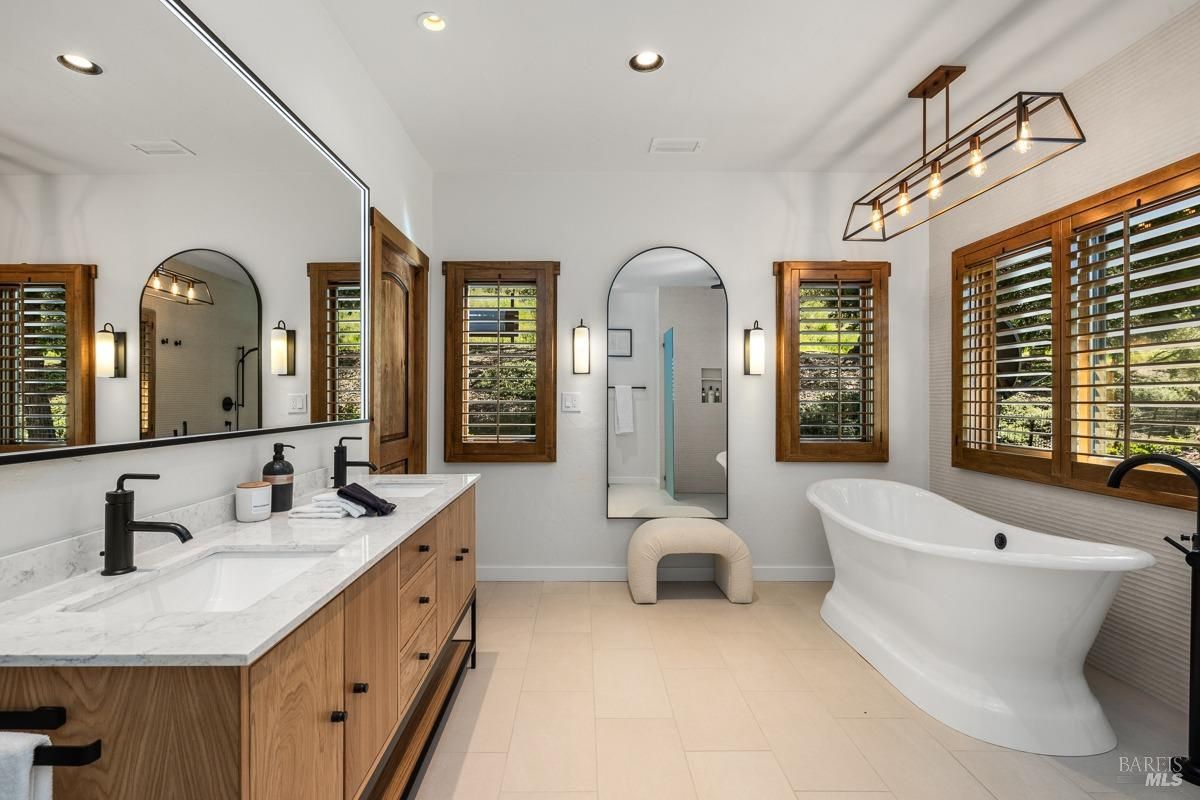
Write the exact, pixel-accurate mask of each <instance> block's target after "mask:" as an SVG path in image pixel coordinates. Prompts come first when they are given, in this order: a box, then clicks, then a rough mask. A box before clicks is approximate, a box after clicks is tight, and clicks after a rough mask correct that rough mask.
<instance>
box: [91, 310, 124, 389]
mask: <svg viewBox="0 0 1200 800" xmlns="http://www.w3.org/2000/svg"><path fill="white" fill-rule="evenodd" d="M96 377H97V378H124V377H125V333H124V332H123V331H120V332H119V331H116V330H114V329H113V326H112V323H111V322H106V323H104V327H103V328H101V329H100V330H98V331H96Z"/></svg>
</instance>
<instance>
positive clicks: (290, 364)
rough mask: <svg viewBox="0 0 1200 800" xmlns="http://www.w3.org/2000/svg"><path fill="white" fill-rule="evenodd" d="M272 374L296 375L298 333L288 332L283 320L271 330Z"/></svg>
mask: <svg viewBox="0 0 1200 800" xmlns="http://www.w3.org/2000/svg"><path fill="white" fill-rule="evenodd" d="M271 374H272V375H295V374H296V332H295V331H290V330H288V329H287V326H286V325H284V324H283V320H279V323H278V324H277V325H276V326H275V327H274V328H272V329H271Z"/></svg>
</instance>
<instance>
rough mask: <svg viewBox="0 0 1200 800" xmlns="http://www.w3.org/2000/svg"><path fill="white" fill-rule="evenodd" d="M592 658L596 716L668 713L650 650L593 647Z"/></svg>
mask: <svg viewBox="0 0 1200 800" xmlns="http://www.w3.org/2000/svg"><path fill="white" fill-rule="evenodd" d="M592 658H593V664H594V665H595V668H594V674H595V682H596V716H597V717H620V718H647V717H666V718H670V717H671V716H672V713H671V702H670V700H668V699H667V687H666V684H665V683H664V682H663V677H662V672H661V671H660V669H659V666H658V657H657V655H656V654H655V652H654V651H653V650H596V651H595V652H594V653H593V654H592Z"/></svg>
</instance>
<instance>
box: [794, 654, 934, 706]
mask: <svg viewBox="0 0 1200 800" xmlns="http://www.w3.org/2000/svg"><path fill="white" fill-rule="evenodd" d="M786 654H787V657H788V658H789V659H791V661H792V663H793V664H795V666H796V669H798V670H799V671H800V674H801V675H802V676H803V677H804V680H805V682H806V683H807V684H808V686H809V687H810V688H812V689H813V690H814V691H815V692H817V696H818V697H819V698H820V700H821V702H822V703H823V704H824V705H825V707H826V708H828V709H829V711H830V713H832V714H833V715H834V716H835V717H848V718H856V717H906V716H909V715H910V714H911V713H912V712H913V709H914V708H915V706H913V705H911V704H910V703H908V701H907V700H903V698H901V697H900V696H899V695H898V694H894V693H893V692H892V691H891V686H890V685H889V684H888V683H887V681H885V680H884V679H883V677H882V676H881V675H880V674H879V673H878V672H876V671H875V670H874V669H873V668H872V667H871V665H870V664H868V663H867V662H866V661H863V660H862V658H860V657H859V656H858V654H857V653H852V652H845V651H834V650H788V651H786Z"/></svg>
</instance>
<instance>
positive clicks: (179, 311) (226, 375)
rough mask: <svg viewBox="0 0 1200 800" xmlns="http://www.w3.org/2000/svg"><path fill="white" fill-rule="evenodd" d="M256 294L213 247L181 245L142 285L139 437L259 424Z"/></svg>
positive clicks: (259, 322)
mask: <svg viewBox="0 0 1200 800" xmlns="http://www.w3.org/2000/svg"><path fill="white" fill-rule="evenodd" d="M261 305H262V303H261V300H260V298H259V295H258V287H257V286H256V285H255V283H254V279H253V278H252V277H250V273H249V272H248V271H247V270H246V268H245V267H243V266H242V265H241V264H240V263H238V262H237V261H235V260H234V259H233V258H231V257H230V256H227V255H225V254H224V253H221V252H218V251H216V250H185V251H184V252H182V253H176V254H175V255H173V256H171V257H170V258H168V259H167V260H166V261H164V262H162V263H161V264H159V265H158V266H157V267H155V268H154V271H153V272H151V273H150V275H149V277H147V279H146V285H145V286H144V287H143V288H142V305H141V315H140V317H141V322H140V328H139V343H138V344H139V346H138V349H137V352H138V362H139V363H138V381H139V386H138V394H139V396H140V398H141V402H140V404H139V418H138V424H139V428H140V430H141V438H143V439H161V438H163V437H167V436H187V435H189V434H198V433H224V432H227V431H244V430H250V429H253V428H260V427H262V404H261V402H260V397H261V391H260V390H261V388H262V377H261V376H262V369H261V366H260V364H261V354H262V350H261V349H260V336H261V334H260V331H261V330H262V319H261V318H262V311H261Z"/></svg>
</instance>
